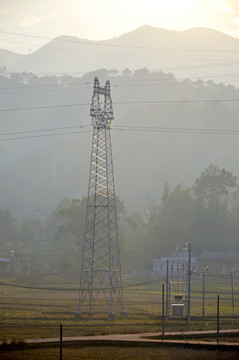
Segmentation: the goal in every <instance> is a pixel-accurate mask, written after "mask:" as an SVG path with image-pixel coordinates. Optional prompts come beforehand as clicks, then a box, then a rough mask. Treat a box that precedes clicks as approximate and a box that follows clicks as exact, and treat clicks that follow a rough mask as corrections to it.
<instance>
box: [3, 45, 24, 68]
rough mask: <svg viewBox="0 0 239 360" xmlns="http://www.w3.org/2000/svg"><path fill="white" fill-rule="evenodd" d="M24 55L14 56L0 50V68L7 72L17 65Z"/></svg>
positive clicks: (9, 52)
mask: <svg viewBox="0 0 239 360" xmlns="http://www.w3.org/2000/svg"><path fill="white" fill-rule="evenodd" d="M25 56H26V55H22V54H16V53H14V52H12V51H8V50H3V49H0V67H6V70H7V71H8V70H9V68H12V67H13V66H15V65H16V64H18V63H19V62H20V61H21V60H22V59H23V58H24V57H25Z"/></svg>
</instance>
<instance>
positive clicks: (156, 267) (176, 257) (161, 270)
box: [152, 250, 198, 277]
mask: <svg viewBox="0 0 239 360" xmlns="http://www.w3.org/2000/svg"><path fill="white" fill-rule="evenodd" d="M152 262H153V272H154V274H155V275H159V276H162V277H165V276H166V275H167V264H168V272H169V275H170V277H172V275H173V274H174V275H175V277H176V276H183V275H186V274H187V273H188V267H189V265H188V252H186V251H179V250H177V251H176V252H175V253H174V254H173V255H172V256H163V257H161V258H160V259H153V260H152ZM191 272H192V273H198V262H197V258H196V257H191Z"/></svg>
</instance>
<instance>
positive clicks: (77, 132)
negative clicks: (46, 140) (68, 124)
mask: <svg viewBox="0 0 239 360" xmlns="http://www.w3.org/2000/svg"><path fill="white" fill-rule="evenodd" d="M89 132H91V130H81V131H70V132H63V133H53V134H44V135H32V136H21V137H12V138H7V139H6V138H1V139H0V141H11V140H22V139H33V138H42V137H49V136H62V135H74V134H82V133H89Z"/></svg>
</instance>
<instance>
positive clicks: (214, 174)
mask: <svg viewBox="0 0 239 360" xmlns="http://www.w3.org/2000/svg"><path fill="white" fill-rule="evenodd" d="M237 187H238V185H237V178H236V176H234V175H233V174H232V173H230V172H229V171H227V170H225V169H220V168H219V167H218V166H216V165H214V164H210V165H209V166H208V167H207V169H206V170H205V171H203V172H202V173H201V175H200V176H199V178H196V180H195V182H194V185H193V187H192V190H193V192H194V194H195V196H196V198H197V199H198V200H200V201H202V202H203V203H204V205H206V206H207V207H215V206H218V205H220V204H225V205H226V204H227V201H228V200H229V196H230V194H231V193H232V191H233V190H235V189H236V188H237Z"/></svg>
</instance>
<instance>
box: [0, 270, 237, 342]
mask: <svg viewBox="0 0 239 360" xmlns="http://www.w3.org/2000/svg"><path fill="white" fill-rule="evenodd" d="M7 281H8V282H9V281H10V280H7ZM13 281H15V280H14V279H13ZM22 281H23V279H22ZM134 281H135V280H134ZM24 282H25V283H24V285H26V286H34V287H45V288H46V287H48V288H49V287H57V288H62V290H39V289H29V288H18V287H9V286H4V285H0V295H1V296H0V340H12V339H16V340H18V341H19V340H22V339H26V338H45V337H58V336H59V325H60V323H62V324H63V334H64V336H77V335H96V334H112V333H137V332H160V331H161V329H162V325H161V294H160V290H161V283H160V282H158V283H156V282H153V283H149V284H148V285H147V284H145V285H143V286H132V287H126V288H125V291H124V296H125V306H126V310H127V312H128V319H124V320H123V319H120V318H119V317H117V318H116V321H115V322H114V323H112V322H109V321H108V320H107V309H104V307H103V299H102V302H101V303H99V306H98V307H97V308H96V309H95V312H96V313H95V315H94V317H93V318H88V317H87V316H85V318H84V319H83V320H82V321H80V322H75V321H74V313H75V311H76V308H77V303H78V292H77V291H74V289H77V287H78V286H77V285H76V284H70V283H69V281H68V280H67V279H59V278H57V277H56V278H54V279H43V278H41V277H39V278H38V279H36V278H29V279H25V280H24ZM145 282H147V281H145ZM237 282H238V281H237ZM206 289H207V291H208V293H206V308H205V313H206V315H207V317H206V318H205V319H202V318H199V316H200V315H201V310H202V298H201V292H200V290H201V279H193V283H192V305H191V314H192V320H191V324H190V325H188V324H187V321H185V320H170V321H169V322H168V323H167V324H166V329H165V330H166V331H187V330H209V329H214V330H215V329H216V294H217V293H218V292H220V291H221V292H222V295H221V297H222V298H221V311H220V312H221V314H222V315H224V316H225V317H223V318H222V319H221V321H220V325H221V328H222V329H226V328H236V327H238V318H237V316H238V315H239V307H238V303H239V302H238V291H239V287H238V284H237V283H236V282H235V284H234V290H235V297H234V301H235V304H236V305H237V307H236V308H235V309H234V316H232V309H231V299H230V296H229V295H228V294H225V292H228V293H229V291H230V283H228V284H225V282H223V283H222V285H220V283H217V282H215V280H214V279H212V280H211V282H210V279H207V282H206ZM209 289H210V293H209ZM219 290H220V291H219ZM103 311H105V312H104V313H103ZM115 312H116V314H118V313H119V312H120V310H119V309H117V308H116V309H115ZM209 315H210V316H209Z"/></svg>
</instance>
